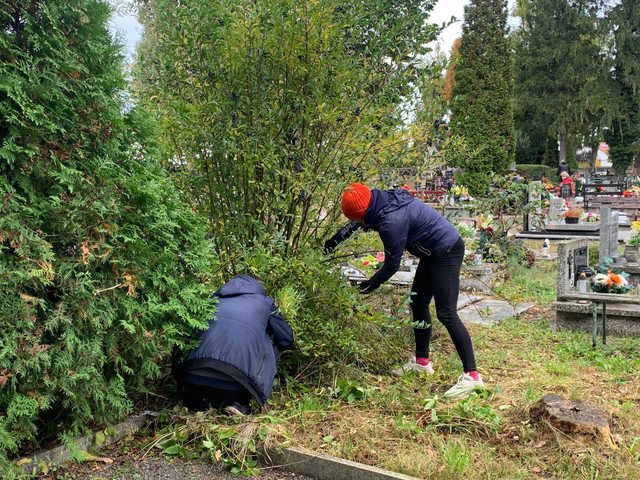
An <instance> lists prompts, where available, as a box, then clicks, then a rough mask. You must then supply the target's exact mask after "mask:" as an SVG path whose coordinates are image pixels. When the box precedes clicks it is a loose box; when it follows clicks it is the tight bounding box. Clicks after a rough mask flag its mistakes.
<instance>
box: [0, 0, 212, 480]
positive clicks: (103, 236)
mask: <svg viewBox="0 0 640 480" xmlns="http://www.w3.org/2000/svg"><path fill="white" fill-rule="evenodd" d="M108 17H109V9H108V7H107V6H106V5H105V4H104V3H102V2H99V1H96V0H48V1H47V2H43V1H36V0H25V1H23V2H10V3H6V2H5V3H4V4H3V5H2V6H0V291H1V292H2V296H1V297H0V318H1V319H2V321H1V322H0V471H3V472H9V474H7V475H10V469H8V468H7V466H8V464H7V461H8V459H10V458H11V457H14V456H15V455H17V454H18V453H19V451H20V449H21V447H23V446H25V444H26V442H29V441H38V440H40V439H43V438H48V437H50V435H52V434H56V435H61V436H62V437H63V438H66V437H70V436H72V435H73V434H75V433H78V432H79V431H81V430H82V429H83V428H85V426H86V425H87V423H88V422H109V421H113V420H115V419H117V418H118V417H121V416H123V415H124V414H126V413H127V412H128V411H130V409H131V404H132V402H131V397H130V392H131V390H132V389H140V388H142V386H143V382H145V381H146V380H149V379H152V378H154V377H157V376H158V375H159V373H160V367H159V364H158V362H159V361H160V359H161V358H162V356H163V355H166V353H167V352H168V351H169V350H170V348H171V347H172V345H175V344H178V345H180V344H184V343H185V342H186V341H188V339H189V338H192V337H193V334H194V333H195V332H196V331H197V329H199V328H202V327H204V326H205V325H206V319H207V318H208V317H209V315H211V313H212V306H211V304H210V301H209V299H208V295H209V293H210V289H211V286H209V285H207V275H206V272H208V271H209V269H210V268H211V260H212V258H211V254H210V249H209V246H208V244H207V241H206V237H205V230H206V229H205V225H203V223H202V221H201V220H200V218H199V217H198V216H196V214H194V213H193V211H192V210H191V208H187V207H186V206H185V204H184V203H183V202H181V200H180V199H179V196H178V192H177V191H176V189H175V188H174V187H173V186H172V184H171V183H170V182H168V181H167V179H166V175H165V174H164V173H163V171H162V169H160V168H159V167H158V166H157V165H156V164H155V163H154V161H153V160H152V158H153V151H152V147H150V146H149V145H148V144H147V142H146V139H147V138H149V134H148V131H149V128H148V127H149V124H148V122H147V121H146V119H145V116H144V115H143V114H142V113H141V112H138V111H137V110H135V109H134V110H132V111H131V112H130V113H128V114H127V115H124V114H123V113H122V110H123V105H122V104H121V102H120V101H119V100H118V99H119V98H120V92H121V91H122V89H123V87H124V81H123V78H122V74H121V63H120V55H119V50H118V48H117V47H115V46H114V45H112V41H111V37H110V35H109V32H108V30H107V27H106V22H107V20H108Z"/></svg>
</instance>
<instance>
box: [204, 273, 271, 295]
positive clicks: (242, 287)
mask: <svg viewBox="0 0 640 480" xmlns="http://www.w3.org/2000/svg"><path fill="white" fill-rule="evenodd" d="M246 293H255V294H258V295H265V291H264V287H263V286H262V284H261V283H260V282H259V281H257V280H256V279H255V278H253V277H251V276H249V275H247V274H244V273H243V274H242V275H236V276H235V277H233V278H232V279H231V280H229V281H228V282H227V283H225V284H224V285H222V286H221V287H220V289H219V290H218V291H217V292H216V293H215V294H216V295H217V296H218V297H233V296H235V295H244V294H246Z"/></svg>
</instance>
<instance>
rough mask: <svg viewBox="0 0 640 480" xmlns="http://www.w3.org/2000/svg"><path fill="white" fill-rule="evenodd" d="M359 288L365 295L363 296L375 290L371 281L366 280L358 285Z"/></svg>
mask: <svg viewBox="0 0 640 480" xmlns="http://www.w3.org/2000/svg"><path fill="white" fill-rule="evenodd" d="M358 288H359V289H360V293H363V294H367V293H371V292H373V290H374V289H373V288H371V284H370V283H369V280H366V281H364V282H362V283H360V284H359V285H358Z"/></svg>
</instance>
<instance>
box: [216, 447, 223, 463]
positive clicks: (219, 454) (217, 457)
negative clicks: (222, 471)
mask: <svg viewBox="0 0 640 480" xmlns="http://www.w3.org/2000/svg"><path fill="white" fill-rule="evenodd" d="M215 456H216V462H219V461H220V459H221V458H222V452H221V451H220V450H216V453H215Z"/></svg>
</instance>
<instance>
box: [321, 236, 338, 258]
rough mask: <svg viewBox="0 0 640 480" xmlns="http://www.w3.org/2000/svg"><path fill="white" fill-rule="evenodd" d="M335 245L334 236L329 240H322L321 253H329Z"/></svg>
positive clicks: (336, 243) (336, 244)
mask: <svg viewBox="0 0 640 480" xmlns="http://www.w3.org/2000/svg"><path fill="white" fill-rule="evenodd" d="M337 246H338V242H336V241H335V239H334V238H330V239H329V240H327V241H326V242H324V246H323V247H322V254H323V255H331V254H332V253H333V251H334V250H335V249H336V247H337Z"/></svg>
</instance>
